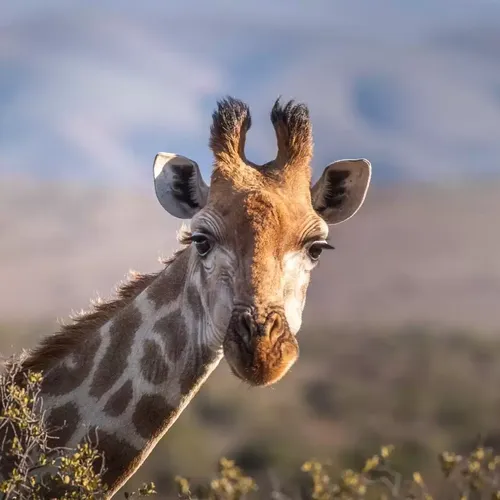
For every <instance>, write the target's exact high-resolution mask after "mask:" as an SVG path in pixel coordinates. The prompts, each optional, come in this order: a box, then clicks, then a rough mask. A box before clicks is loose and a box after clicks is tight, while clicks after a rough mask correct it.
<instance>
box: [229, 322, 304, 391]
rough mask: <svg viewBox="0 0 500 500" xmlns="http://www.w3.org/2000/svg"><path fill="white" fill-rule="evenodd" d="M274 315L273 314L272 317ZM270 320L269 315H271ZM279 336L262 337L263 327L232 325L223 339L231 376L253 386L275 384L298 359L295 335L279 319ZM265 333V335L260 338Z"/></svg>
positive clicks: (277, 334) (268, 335)
mask: <svg viewBox="0 0 500 500" xmlns="http://www.w3.org/2000/svg"><path fill="white" fill-rule="evenodd" d="M273 314H275V313H273ZM270 316H271V315H270ZM280 320H281V321H282V323H281V324H280V328H279V329H278V332H276V331H274V332H271V333H270V334H265V333H264V332H265V331H266V328H265V325H263V326H259V325H254V326H255V328H254V329H252V328H250V329H243V330H242V329H240V328H236V327H235V325H237V324H241V322H240V321H239V318H238V320H237V321H231V323H230V326H229V329H228V332H227V334H226V337H225V339H224V344H223V347H224V355H225V358H226V360H227V362H228V365H229V367H230V369H231V371H232V373H233V374H234V375H235V376H236V377H238V378H239V379H241V380H243V381H244V382H247V383H249V384H250V385H252V386H268V385H272V384H274V383H276V382H278V381H279V380H280V379H281V378H283V376H284V375H285V374H286V373H287V372H288V370H289V369H290V368H291V366H292V365H293V364H294V363H295V361H296V360H297V358H298V356H299V345H298V343H297V339H296V338H295V335H293V334H292V333H291V331H290V329H289V328H288V324H287V322H286V319H285V318H283V317H281V318H280ZM263 333H264V334H263Z"/></svg>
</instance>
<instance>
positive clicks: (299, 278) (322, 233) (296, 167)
mask: <svg viewBox="0 0 500 500" xmlns="http://www.w3.org/2000/svg"><path fill="white" fill-rule="evenodd" d="M271 122H272V124H273V126H274V129H275V132H276V136H277V146H278V148H277V149H278V153H277V156H276V158H275V159H274V160H272V161H270V162H268V163H266V164H264V165H257V164H254V163H252V162H251V161H249V160H248V159H247V158H246V156H245V152H244V145H245V135H246V133H247V131H248V129H249V128H250V125H251V119H250V112H249V109H248V107H247V105H245V104H244V103H243V102H241V101H239V100H236V99H232V98H228V99H225V100H222V101H220V102H219V103H218V108H217V109H216V110H215V112H214V113H213V123H212V127H211V131H210V132H211V134H210V148H211V150H212V152H213V155H214V164H213V171H212V175H211V182H210V186H208V185H207V184H206V183H205V182H204V181H203V179H202V176H201V173H200V170H199V167H198V165H197V164H196V163H195V162H194V161H193V160H190V159H188V158H186V157H184V156H180V155H176V154H170V153H159V154H158V155H157V156H156V158H155V162H154V177H155V189H156V194H157V197H158V200H159V202H160V204H161V205H162V206H163V207H164V208H165V210H167V212H169V213H170V214H171V215H173V216H175V217H178V218H182V219H191V227H190V233H189V236H188V238H187V239H188V241H189V243H190V245H191V248H190V249H189V251H190V252H191V255H190V270H189V272H190V273H197V275H199V276H200V295H201V296H202V302H203V308H204V310H205V311H204V313H205V315H206V317H207V321H206V323H207V325H211V326H210V327H209V328H210V329H211V331H210V333H209V335H211V336H212V340H213V342H214V344H217V343H218V344H219V345H220V344H222V345H223V349H224V354H225V357H226V360H227V362H228V364H229V366H230V367H231V369H232V371H233V373H234V374H235V375H236V376H238V377H239V378H241V379H242V380H244V381H247V382H249V383H250V384H252V385H269V384H272V383H274V382H276V381H277V380H279V379H280V378H281V377H282V376H283V375H284V374H285V373H286V372H287V371H288V369H289V368H290V367H291V366H292V364H293V363H294V362H295V360H296V359H297V357H298V352H299V349H298V344H297V340H296V334H297V332H298V330H299V328H300V326H301V322H302V311H303V308H304V304H305V298H306V291H307V287H308V284H309V278H310V274H311V271H312V270H313V269H314V268H315V267H316V265H317V263H318V260H319V257H320V254H321V253H322V251H323V250H327V249H331V248H333V247H332V246H330V244H329V243H328V227H329V225H334V224H338V223H341V222H343V221H345V220H347V219H349V218H350V217H351V216H353V215H354V213H355V212H356V211H357V210H358V209H359V208H360V206H361V205H362V204H363V201H364V199H365V196H366V192H367V190H368V186H369V183H370V177H371V165H370V162H369V161H367V160H364V159H357V160H340V161H336V162H334V163H331V164H329V165H328V166H326V168H325V169H324V171H323V173H322V175H321V178H320V179H319V180H318V181H317V182H316V183H315V184H314V185H311V166H310V164H311V159H312V152H313V139H312V127H311V123H310V120H309V112H308V109H307V107H306V106H305V105H303V104H294V103H293V101H292V102H289V103H288V104H286V105H284V106H283V105H281V104H280V102H279V100H278V101H276V103H275V105H274V107H273V108H272V111H271Z"/></svg>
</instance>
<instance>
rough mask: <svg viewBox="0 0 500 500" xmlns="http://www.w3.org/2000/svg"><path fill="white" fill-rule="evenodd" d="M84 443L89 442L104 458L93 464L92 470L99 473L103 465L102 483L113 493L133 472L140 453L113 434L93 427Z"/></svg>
mask: <svg viewBox="0 0 500 500" xmlns="http://www.w3.org/2000/svg"><path fill="white" fill-rule="evenodd" d="M86 441H90V443H91V444H92V445H94V446H96V447H97V449H98V450H99V451H100V452H101V453H102V455H103V456H104V461H103V460H102V459H99V460H96V461H95V462H94V470H95V471H96V472H100V471H101V469H102V467H103V465H104V468H105V472H104V474H103V481H104V483H105V484H107V485H108V488H109V490H110V492H111V493H115V492H116V491H117V490H118V488H119V487H120V486H121V485H122V484H124V483H125V481H126V480H127V479H128V478H129V476H130V475H131V474H132V473H133V471H134V470H135V468H136V466H137V463H138V462H139V461H140V459H141V451H140V450H137V449H135V448H134V447H133V446H132V445H131V444H130V443H128V442H127V441H124V440H123V439H120V438H118V437H117V436H115V435H114V434H110V433H108V432H105V431H103V430H100V429H99V430H98V429H96V428H95V427H92V428H91V429H90V430H89V433H88V439H86Z"/></svg>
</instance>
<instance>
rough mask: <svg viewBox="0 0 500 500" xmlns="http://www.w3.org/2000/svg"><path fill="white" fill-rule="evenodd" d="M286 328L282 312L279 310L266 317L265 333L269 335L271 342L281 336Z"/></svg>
mask: <svg viewBox="0 0 500 500" xmlns="http://www.w3.org/2000/svg"><path fill="white" fill-rule="evenodd" d="M284 328H285V323H284V321H283V318H282V317H281V314H279V313H277V312H272V313H271V314H270V315H269V316H268V317H267V319H266V323H265V325H264V331H265V335H266V336H267V337H269V339H270V340H271V342H273V343H274V342H276V341H277V340H278V338H279V337H280V336H281V334H282V333H283V331H284Z"/></svg>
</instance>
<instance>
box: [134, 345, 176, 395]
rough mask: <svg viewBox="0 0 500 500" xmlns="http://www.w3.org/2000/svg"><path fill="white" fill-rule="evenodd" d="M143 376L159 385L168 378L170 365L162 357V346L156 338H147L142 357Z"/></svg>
mask: <svg viewBox="0 0 500 500" xmlns="http://www.w3.org/2000/svg"><path fill="white" fill-rule="evenodd" d="M140 364H141V373H142V376H143V377H144V378H145V379H146V380H147V381H148V382H150V383H152V384H155V385H158V384H161V383H162V382H165V381H166V380H167V378H168V373H169V369H168V365H167V363H166V362H165V360H164V359H163V357H162V354H161V348H160V346H159V345H158V344H157V343H156V342H155V341H154V340H149V339H148V340H146V341H145V342H144V345H143V353H142V357H141V361H140Z"/></svg>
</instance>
